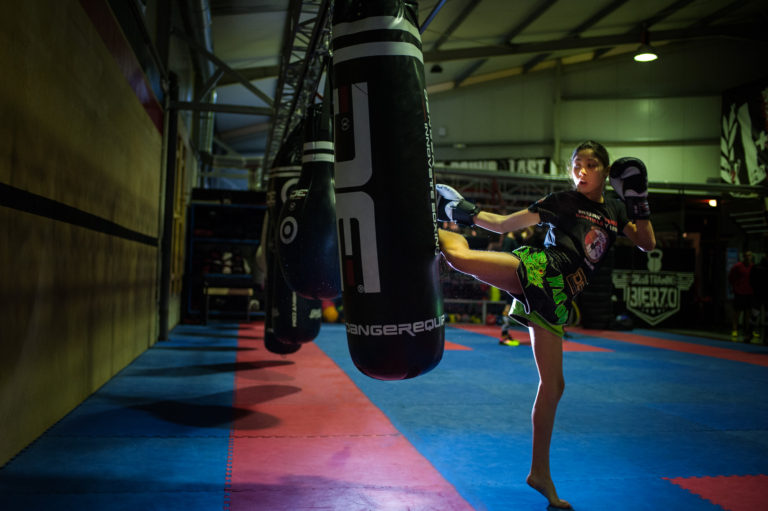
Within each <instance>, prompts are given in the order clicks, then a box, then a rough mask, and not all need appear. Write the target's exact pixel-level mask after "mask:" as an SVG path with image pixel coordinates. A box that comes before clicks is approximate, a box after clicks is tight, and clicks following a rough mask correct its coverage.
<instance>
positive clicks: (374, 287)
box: [334, 83, 381, 293]
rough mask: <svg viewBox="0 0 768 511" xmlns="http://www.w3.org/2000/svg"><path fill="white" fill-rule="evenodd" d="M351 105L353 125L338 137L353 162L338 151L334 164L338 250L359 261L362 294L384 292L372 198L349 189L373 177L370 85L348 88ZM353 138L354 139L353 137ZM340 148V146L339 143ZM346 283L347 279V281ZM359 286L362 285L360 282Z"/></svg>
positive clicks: (346, 125) (336, 105)
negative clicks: (348, 145) (356, 239)
mask: <svg viewBox="0 0 768 511" xmlns="http://www.w3.org/2000/svg"><path fill="white" fill-rule="evenodd" d="M349 90H350V92H351V94H350V96H351V98H350V100H351V106H352V123H351V124H350V123H343V126H342V130H345V132H344V133H338V134H337V135H336V136H337V137H338V138H342V137H343V138H344V139H345V141H349V140H351V141H352V143H353V145H354V150H353V151H352V154H353V156H352V159H349V160H344V161H342V160H340V159H339V154H338V152H337V160H336V164H335V174H336V175H335V181H336V183H335V188H336V219H337V221H338V223H339V231H340V232H339V251H340V255H341V257H342V272H343V271H344V270H343V269H344V267H345V265H344V258H354V259H357V260H359V261H360V265H361V268H362V281H363V282H362V283H363V285H362V286H361V285H358V286H357V291H358V292H360V293H379V292H381V282H380V278H379V255H378V249H377V246H376V212H375V209H376V208H375V204H374V201H373V198H372V197H371V196H370V195H369V194H368V193H366V192H364V191H362V190H347V189H348V188H358V187H362V186H364V185H365V184H366V183H368V181H369V180H370V178H371V175H372V174H373V165H372V163H371V133H370V120H369V115H368V84H366V83H354V84H352V85H350V86H349ZM334 110H335V112H334V113H335V114H336V115H339V114H340V112H339V89H334ZM350 137H351V138H350ZM336 145H337V147H338V145H339V143H338V142H337V144H336ZM353 220H355V221H357V224H358V229H357V232H358V235H359V247H360V254H354V253H353V251H354V247H355V245H356V243H354V240H353V239H352V234H353V232H354V231H353V229H352V221H353ZM345 282H346V280H345ZM358 284H359V283H358Z"/></svg>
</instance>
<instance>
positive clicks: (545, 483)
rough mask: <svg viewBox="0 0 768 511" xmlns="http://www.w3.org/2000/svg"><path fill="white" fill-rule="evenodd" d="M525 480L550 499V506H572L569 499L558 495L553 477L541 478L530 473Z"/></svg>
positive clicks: (563, 507)
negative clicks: (566, 499)
mask: <svg viewBox="0 0 768 511" xmlns="http://www.w3.org/2000/svg"><path fill="white" fill-rule="evenodd" d="M525 482H526V483H528V486H530V487H531V488H533V489H534V490H536V491H537V492H539V493H541V494H542V495H544V497H546V499H547V500H548V501H549V505H550V506H552V507H556V508H558V509H570V508H571V505H570V504H569V503H568V502H567V501H565V500H563V499H561V498H560V497H558V496H557V492H556V491H555V483H553V482H552V479H549V478H546V479H544V478H542V479H539V478H537V477H535V476H533V475H532V474H528V477H526V478H525Z"/></svg>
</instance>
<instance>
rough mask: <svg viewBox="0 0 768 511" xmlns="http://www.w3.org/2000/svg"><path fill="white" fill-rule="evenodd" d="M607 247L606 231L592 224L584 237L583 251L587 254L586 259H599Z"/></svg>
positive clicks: (592, 260) (594, 260) (595, 260)
mask: <svg viewBox="0 0 768 511" xmlns="http://www.w3.org/2000/svg"><path fill="white" fill-rule="evenodd" d="M607 248H608V233H607V232H605V230H603V229H601V228H600V227H598V226H596V225H593V226H592V228H591V229H590V230H589V232H587V235H586V236H585V237H584V253H585V254H586V255H587V259H589V260H590V261H591V262H593V263H596V262H598V261H600V260H601V259H602V258H603V254H605V251H606V249H607Z"/></svg>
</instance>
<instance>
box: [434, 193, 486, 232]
mask: <svg viewBox="0 0 768 511" xmlns="http://www.w3.org/2000/svg"><path fill="white" fill-rule="evenodd" d="M435 189H436V190H437V193H438V197H437V219H438V220H440V221H441V222H456V223H457V224H459V225H467V226H473V225H475V222H474V221H473V220H472V217H474V216H475V215H476V214H478V213H479V212H480V208H478V207H477V206H476V205H474V204H472V203H471V202H469V201H468V200H466V199H465V198H464V197H462V196H461V194H460V193H459V192H457V191H456V190H454V189H453V188H451V187H450V186H448V185H443V184H437V185H435Z"/></svg>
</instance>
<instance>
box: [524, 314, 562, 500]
mask: <svg viewBox="0 0 768 511" xmlns="http://www.w3.org/2000/svg"><path fill="white" fill-rule="evenodd" d="M530 332H531V344H532V346H533V355H534V357H535V359H536V368H537V369H538V371H539V389H538V392H537V393H536V401H535V402H534V404H533V413H532V414H531V419H532V422H533V453H532V456H531V472H530V473H529V474H528V477H527V478H526V482H527V483H528V485H530V486H531V487H532V488H534V489H535V490H537V491H538V492H539V493H541V494H542V495H544V497H546V498H547V500H548V501H549V505H550V506H553V507H557V508H570V507H571V505H570V504H569V503H568V502H566V501H565V500H562V499H560V498H559V497H558V496H557V491H555V484H554V483H553V482H552V474H551V473H550V470H549V446H550V443H551V441H552V430H553V428H554V426H555V413H556V412H557V404H558V403H559V401H560V397H561V396H562V395H563V390H564V389H565V379H564V378H563V340H562V339H561V338H560V337H558V336H556V335H555V334H553V333H551V332H549V331H547V330H544V329H543V328H541V327H539V326H533V327H531V328H530Z"/></svg>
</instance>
